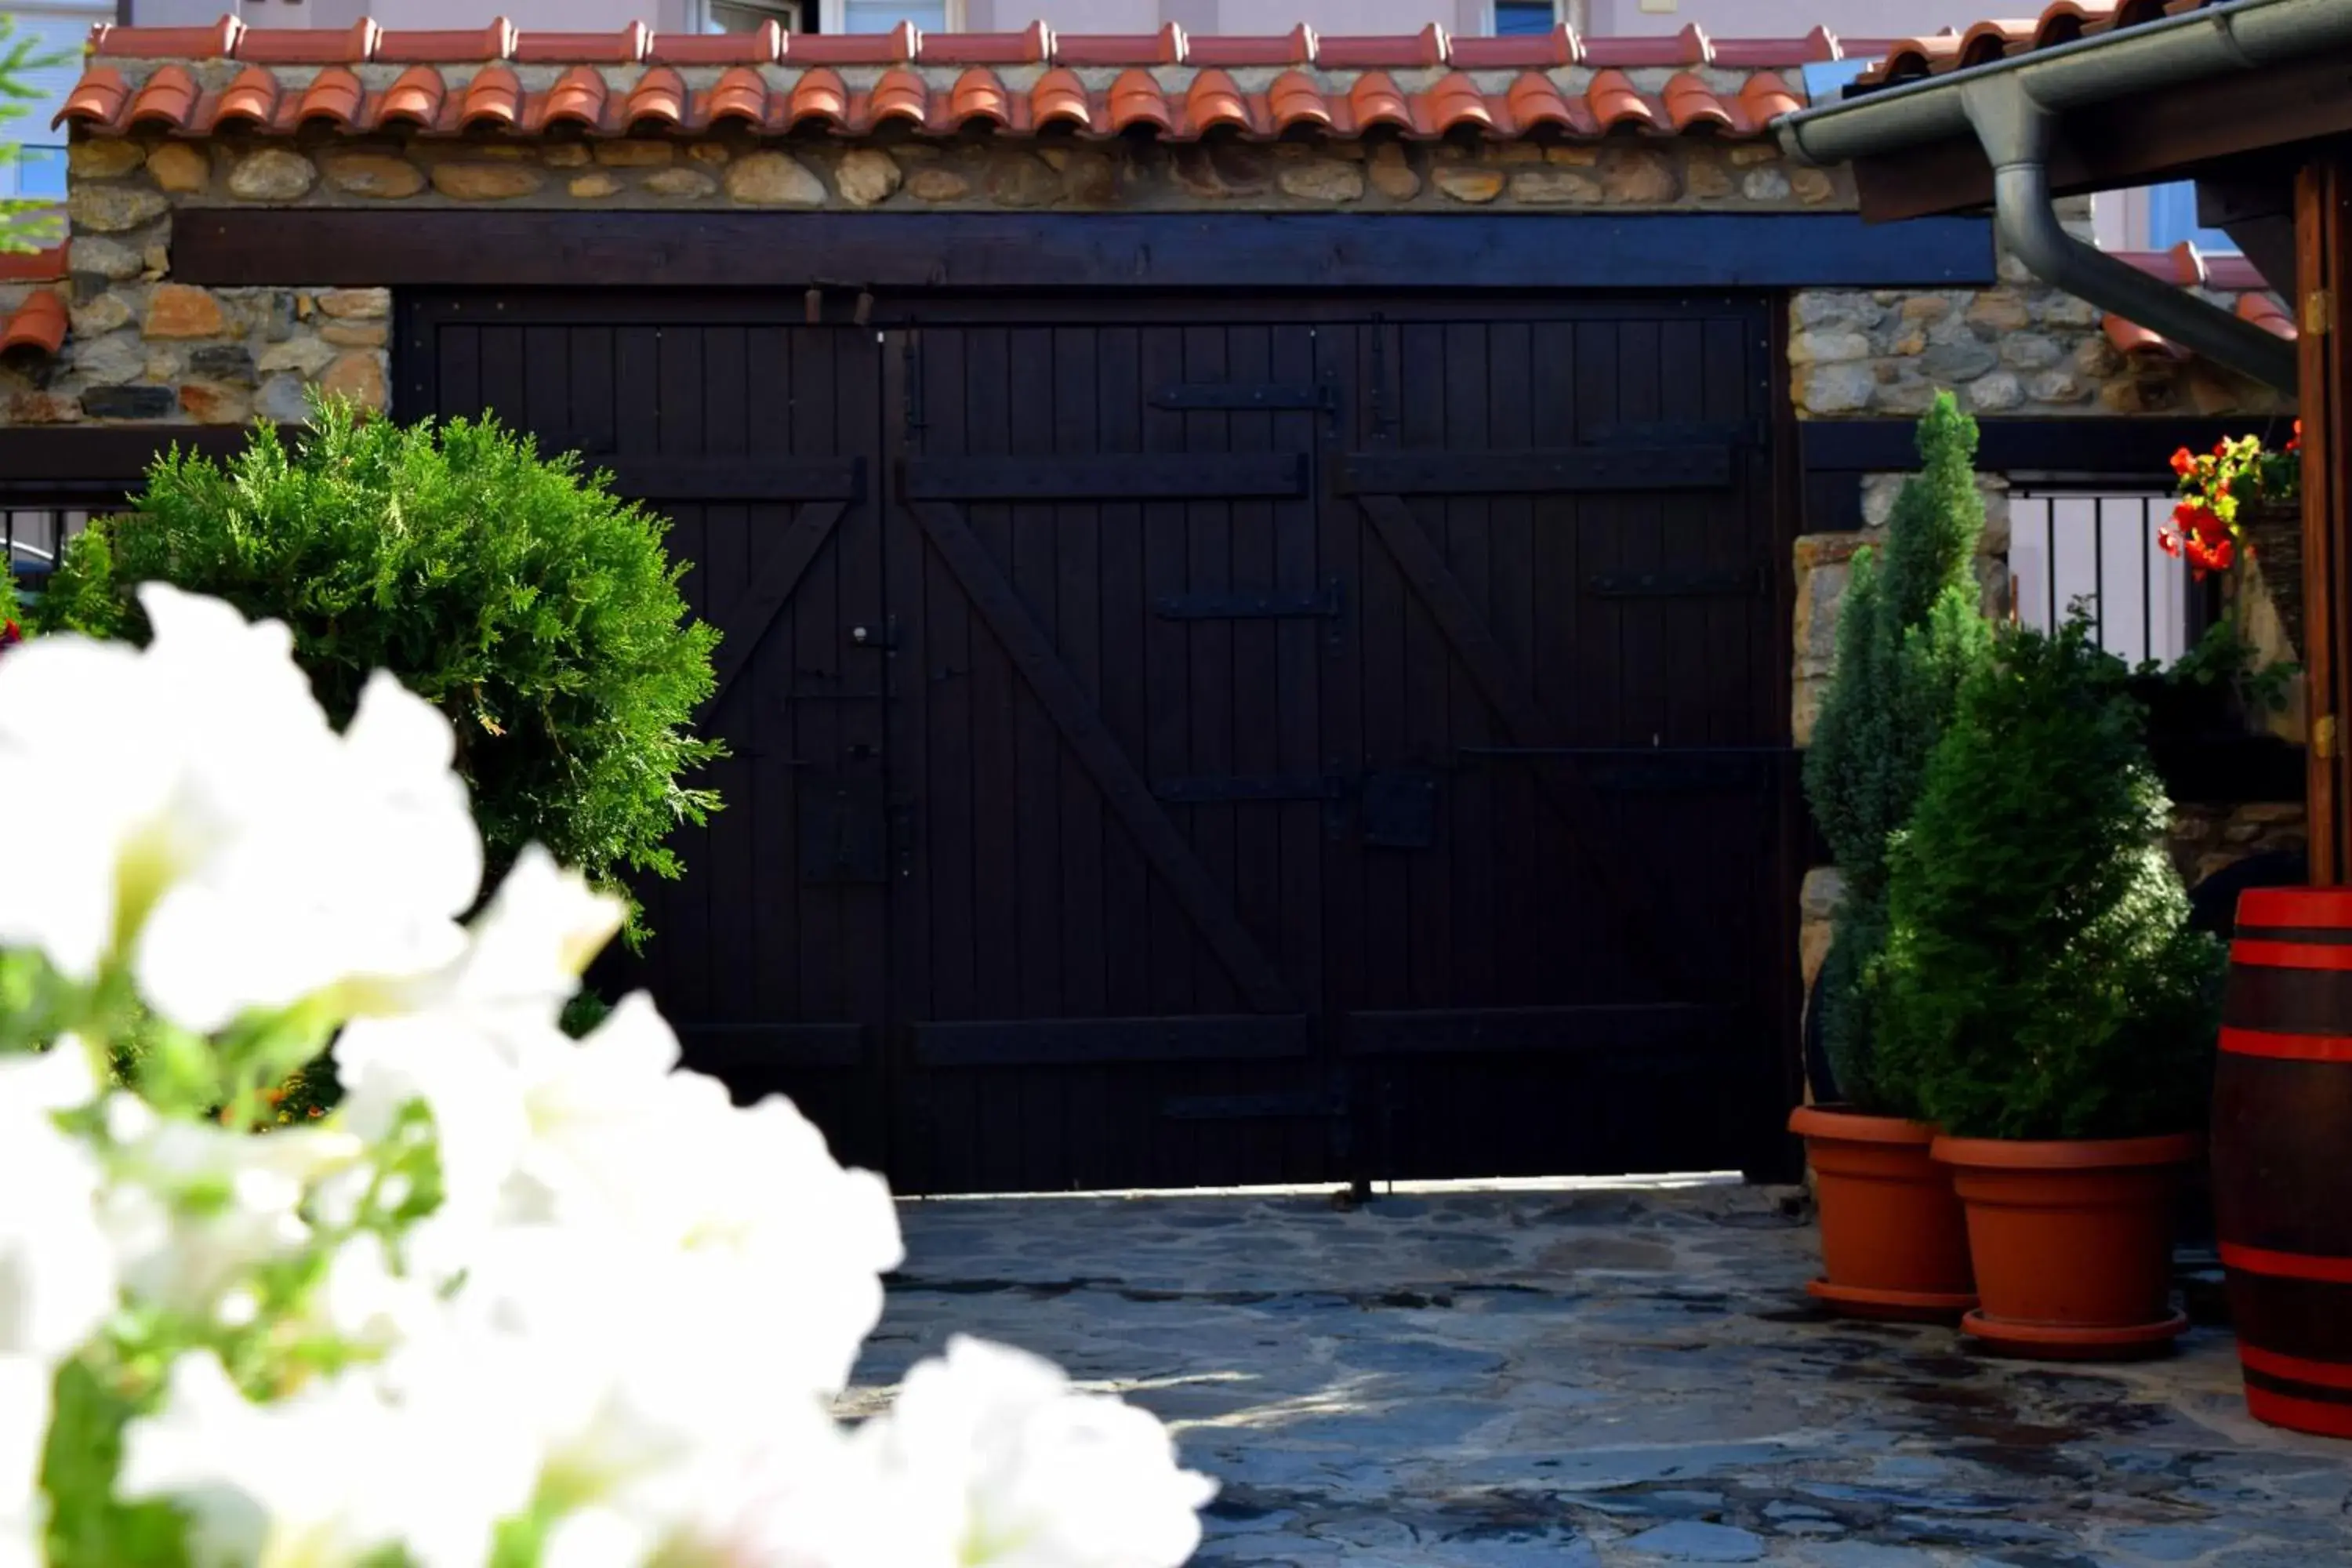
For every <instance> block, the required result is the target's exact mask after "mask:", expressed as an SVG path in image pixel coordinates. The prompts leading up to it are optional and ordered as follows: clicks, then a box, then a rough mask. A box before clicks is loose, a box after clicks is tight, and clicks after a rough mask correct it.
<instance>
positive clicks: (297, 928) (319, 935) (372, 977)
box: [138, 672, 482, 1030]
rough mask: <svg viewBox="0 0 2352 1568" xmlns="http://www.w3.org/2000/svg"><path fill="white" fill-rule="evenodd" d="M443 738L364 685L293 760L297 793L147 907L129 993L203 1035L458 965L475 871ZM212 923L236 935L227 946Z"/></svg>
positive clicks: (414, 709)
mask: <svg viewBox="0 0 2352 1568" xmlns="http://www.w3.org/2000/svg"><path fill="white" fill-rule="evenodd" d="M452 744H453V742H452V741H451V737H450V731H449V726H448V722H447V721H446V720H445V719H443V718H442V717H441V715H440V714H438V713H437V712H436V711H435V710H433V708H432V706H431V705H430V704H428V703H426V702H425V700H423V699H421V698H419V697H416V696H415V695H413V694H411V693H410V692H408V691H406V690H404V689H403V688H402V687H401V685H400V683H399V682H398V681H396V680H394V679H392V677H390V676H388V675H384V674H383V673H381V672H379V673H378V674H377V675H375V676H374V677H373V678H372V679H370V680H369V682H368V684H367V686H366V688H365V689H364V690H362V693H361V696H360V702H359V707H358V710H357V711H356V712H355V713H354V715H353V716H352V722H351V726H350V728H349V729H347V730H346V731H344V733H343V734H342V736H341V738H340V741H338V742H331V743H330V744H327V745H325V746H322V747H320V748H319V751H318V754H317V755H316V756H314V757H310V758H307V759H304V761H305V762H307V763H309V764H310V766H311V768H312V769H313V770H314V772H313V773H312V776H311V777H310V779H309V780H308V784H309V788H308V789H307V790H306V791H305V793H304V795H303V797H302V798H301V799H299V800H298V801H288V802H283V803H280V805H278V809H277V811H276V812H275V813H274V814H273V815H272V816H271V818H270V819H269V820H268V821H256V822H252V823H249V824H247V825H246V826H247V831H245V832H242V833H240V834H239V835H238V836H237V837H236V838H235V839H234V840H233V841H231V842H229V843H226V844H224V845H223V846H222V847H220V849H219V851H218V852H217V853H215V855H213V856H212V857H210V858H208V859H207V860H206V861H205V863H204V864H203V865H202V866H200V867H198V868H194V870H193V871H192V873H191V874H190V875H189V876H187V877H185V878H184V879H181V880H180V881H179V882H177V883H175V884H174V885H173V887H172V888H171V889H170V890H169V891H167V892H166V893H165V894H164V896H163V898H162V900H159V901H158V903H157V904H156V907H155V911H154V913H153V915H152V916H151V917H150V919H149V921H148V923H147V926H146V929H145V930H144V931H143V932H142V935H141V938H140V942H139V951H138V978H139V985H140V991H141V994H142V995H144V996H145V997H146V998H147V999H148V1000H149V1001H150V1002H151V1003H152V1004H153V1005H154V1006H155V1007H156V1008H157V1009H158V1010H159V1011H161V1012H163V1013H164V1014H165V1015H166V1016H170V1017H172V1018H173V1019H174V1020H175V1021H177V1022H179V1023H181V1024H183V1025H184V1026H187V1027H189V1028H193V1029H199V1030H209V1029H215V1028H218V1027H220V1026H223V1025H225V1024H226V1023H228V1022H229V1021H230V1020H231V1019H233V1018H235V1017H236V1016H237V1015H238V1014H239V1013H240V1012H243V1011H244V1010H246V1009H247V1008H248V1007H277V1006H284V1005H288V1004H290V1003H293V1002H296V1001H299V1000H300V999H301V998H303V997H305V996H308V995H310V994H313V993H315V992H319V991H321V990H325V989H327V988H328V987H330V986H332V985H336V984H369V983H375V982H378V980H379V977H383V978H389V979H399V978H404V977H407V976H410V975H416V974H423V973H431V972H432V971H434V970H436V969H437V968H439V967H441V966H443V965H446V964H447V963H453V962H455V961H456V959H457V957H458V955H459V954H460V953H462V952H464V949H465V932H464V929H463V928H462V927H461V926H459V925H458V924H457V916H459V915H460V914H462V913H463V912H464V911H465V910H466V907H467V905H468V904H470V903H471V902H472V901H473V900H474V896H475V893H476V891H477V890H478V888H479V887H480V885H481V875H482V865H481V839H480V837H479V835H478V833H477V831H476V830H475V827H474V824H473V818H472V816H471V815H470V813H469V811H468V808H467V801H466V792H465V788H464V786H463V785H462V784H459V783H458V782H457V777H456V775H455V774H453V773H450V771H449V762H450V757H451V755H452ZM289 763H290V765H296V766H299V765H300V764H299V763H291V760H290V759H289ZM243 783H244V781H243V780H242V778H238V779H235V780H231V781H228V782H227V783H226V785H225V787H228V788H236V787H239V786H241V785H242V784H243ZM224 930H233V931H236V932H237V933H238V937H239V940H238V941H237V942H236V943H235V944H234V945H233V946H230V945H226V944H224V943H223V942H221V941H220V940H219V937H218V934H217V933H218V932H220V931H224Z"/></svg>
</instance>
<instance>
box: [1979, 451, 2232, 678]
mask: <svg viewBox="0 0 2352 1568" xmlns="http://www.w3.org/2000/svg"><path fill="white" fill-rule="evenodd" d="M2172 506H2173V498H2172V495H2171V493H2170V492H2169V491H2162V490H2153V489H2148V490H2134V489H2105V488H2092V487H2089V486H2020V487H2018V488H2016V489H2012V490H2011V492H2010V498H2009V524H2010V538H2009V574H2010V588H2011V605H2012V606H2013V607H2014V609H2015V611H2016V614H2017V618H2018V619H2019V620H2021V621H2022V622H2024V623H2025V624H2026V625H2028V626H2034V627H2038V628H2040V629H2042V630H2043V631H2048V630H2051V629H2053V628H2054V627H2056V626H2060V625H2062V624H2063V622H2064V621H2065V619H2066V616H2067V612H2068V608H2069V606H2071V605H2074V604H2075V603H2076V602H2078V601H2079V602H2082V603H2083V604H2084V606H2085V607H2086V608H2087V609H2088V610H2089V611H2090V613H2091V617H2092V623H2093V625H2094V626H2095V627H2096V628H2097V631H2098V637H2099V646H2100V647H2104V648H2105V649H2106V650H2107V651H2108V652H2110V653H2112V654H2115V655H2116V657H2117V658H2122V659H2124V660H2126V661H2127V662H2129V663H2131V664H2135V665H2137V664H2138V663H2140V662H2141V661H2142V660H2144V659H2156V660H2158V661H2159V662H2162V663H2166V664H2169V663H2171V662H2172V661H2173V660H2174V659H2177V658H2179V657H2180V656H2181V655H2182V654H2184V653H2186V652H2188V651H2189V648H2190V647H2194V646H2195V644H2196V641H2197V638H2198V637H2199V635H2200V634H2201V633H2202V632H2203V631H2204V629H2205V628H2206V626H2208V625H2210V623H2211V620H2212V617H2213V616H2214V614H2215V613H2216V611H2217V607H2218V599H2219V580H2218V579H2214V578H2209V579H2207V580H2206V581H2205V582H2204V583H2201V584H2200V583H2197V582H2195V581H2193V580H2192V578H2191V576H2190V574H2189V566H2188V563H2186V562H2183V561H2180V560H2179V559H2177V558H2175V557H2173V556H2170V555H2167V554H2166V553H2165V552H2164V551H2163V550H2162V549H2161V548H2160V547H2159V546H2158V543H2157V542H2156V536H2157V531H2158V529H2160V528H2161V527H2162V526H2163V524H2164V522H2165V520H2166V519H2167V518H2168V516H2169V515H2170V514H2171V511H2172Z"/></svg>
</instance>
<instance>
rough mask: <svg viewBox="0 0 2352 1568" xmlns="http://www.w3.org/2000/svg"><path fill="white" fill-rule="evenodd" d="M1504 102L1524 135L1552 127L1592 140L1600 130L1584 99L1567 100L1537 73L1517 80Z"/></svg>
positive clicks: (1545, 77)
mask: <svg viewBox="0 0 2352 1568" xmlns="http://www.w3.org/2000/svg"><path fill="white" fill-rule="evenodd" d="M1503 102H1504V104H1505V106H1506V107H1507V109H1508V110H1510V115H1511V118H1512V119H1513V120H1514V121H1517V123H1518V127H1519V129H1520V130H1521V131H1523V132H1524V131H1534V130H1538V129H1539V128H1542V127H1546V126H1550V127H1554V128H1556V129H1559V130H1561V131H1565V132H1569V133H1570V135H1573V136H1590V135H1592V134H1593V133H1594V132H1596V131H1597V130H1598V129H1599V127H1598V126H1597V125H1596V124H1595V123H1594V121H1593V119H1592V114H1591V110H1587V109H1586V108H1585V107H1584V100H1583V99H1581V98H1578V99H1573V100H1571V99H1570V98H1568V97H1566V96H1564V95H1563V94H1562V93H1561V92H1560V90H1559V89H1558V88H1557V87H1554V86H1553V85H1552V80H1551V78H1549V77H1548V76H1539V75H1538V74H1537V73H1535V72H1534V71H1528V73H1527V74H1525V75H1524V76H1521V77H1519V78H1517V79H1515V80H1514V81H1513V82H1512V83H1511V87H1510V90H1509V91H1508V92H1507V93H1506V94H1504V97H1503Z"/></svg>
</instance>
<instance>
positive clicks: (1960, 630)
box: [1805, 393, 1992, 1116]
mask: <svg viewBox="0 0 2352 1568" xmlns="http://www.w3.org/2000/svg"><path fill="white" fill-rule="evenodd" d="M1918 444H1919V456H1920V458H1921V461H1922V468H1921V469H1920V471H1919V473H1918V474H1916V475H1915V476H1914V477H1913V478H1911V479H1908V480H1906V482H1905V484H1904V486H1903V489H1902V490H1901V492H1900V493H1899V494H1898V495H1897V496H1896V498H1895V507H1894V510H1893V513H1892V515H1891V516H1890V517H1889V518H1888V520H1887V524H1886V542H1885V549H1884V551H1883V552H1880V551H1875V550H1863V551H1859V552H1856V553H1855V556H1854V560H1853V574H1852V576H1851V578H1850V580H1849V581H1848V583H1847V585H1846V591H1845V596H1844V599H1843V602H1842V604H1841V605H1840V606H1839V611H1838V628H1837V656H1836V664H1835V666H1834V667H1833V672H1832V679H1831V683H1830V690H1829V695H1828V697H1827V699H1826V700H1824V701H1823V703H1822V711H1821V716H1820V718H1819V720H1818V721H1817V722H1816V723H1815V725H1814V728H1813V738H1812V744H1811V747H1810V748H1809V749H1808V750H1807V752H1806V755H1805V792H1806V795H1807V796H1808V797H1809V798H1810V800H1811V804H1812V808H1813V816H1814V819H1815V820H1816V821H1818V822H1819V823H1820V824H1821V826H1822V834H1823V836H1824V837H1827V838H1828V840H1829V842H1830V847H1831V849H1832V852H1833V853H1834V854H1835V855H1836V857H1837V864H1838V869H1839V870H1840V872H1841V873H1842V874H1843V877H1844V879H1845V898H1844V902H1843V904H1841V905H1840V906H1839V909H1838V912H1837V919H1836V922H1835V925H1834V928H1833V932H1832V944H1831V948H1830V954H1829V957H1828V959H1827V961H1826V963H1825V965H1824V968H1823V971H1822V990H1821V996H1822V1000H1821V1006H1822V1042H1823V1045H1824V1046H1825V1047H1826V1048H1827V1050H1828V1052H1829V1057H1830V1063H1831V1067H1832V1069H1833V1070H1834V1071H1835V1073H1836V1075H1837V1079H1838V1087H1839V1089H1840V1091H1841V1092H1842V1093H1843V1095H1844V1097H1845V1099H1846V1100H1848V1101H1849V1102H1851V1103H1852V1104H1853V1105H1854V1106H1855V1107H1856V1108H1857V1109H1859V1110H1865V1111H1870V1112H1874V1113H1877V1114H1883V1115H1894V1116H1915V1115H1916V1114H1917V1112H1918V1107H1917V1104H1916V1095H1915V1094H1914V1093H1913V1091H1912V1086H1910V1085H1909V1084H1907V1083H1906V1082H1905V1081H1903V1080H1902V1079H1900V1078H1899V1077H1897V1076H1895V1075H1892V1074H1890V1073H1889V1072H1887V1071H1886V1070H1885V1065H1884V1064H1883V1063H1882V1062H1881V1061H1880V1060H1879V1058H1878V1055H1877V1052H1876V1049H1875V1046H1874V1040H1875V1037H1876V1032H1877V1029H1876V1024H1875V1022H1874V1016H1873V1015H1874V1008H1875V1006H1876V1000H1875V997H1874V991H1873V987H1872V984H1871V980H1870V976H1871V974H1872V973H1873V967H1874V961H1875V960H1876V958H1877V956H1878V953H1879V952H1880V951H1881V949H1882V948H1883V946H1884V944H1885V933H1886V924H1887V911H1886V907H1885V900H1886V879H1887V868H1886V853H1887V844H1888V840H1889V838H1890V837H1891V836H1892V835H1893V834H1895V832H1896V831H1898V830H1899V829H1900V828H1901V827H1902V826H1903V825H1904V824H1905V823H1906V821H1908V820H1909V818H1910V816H1911V810H1912V807H1913V805H1914V803H1916V800H1917V799H1918V795H1919V788H1920V782H1921V779H1922V777H1923V776H1924V774H1925V773H1926V771H1927V758H1928V755H1929V753H1930V752H1932V750H1933V749H1934V747H1935V744H1936V742H1937V738H1938V737H1939V736H1940V735H1941V734H1942V733H1943V731H1944V728H1945V726H1946V725H1947V724H1948V722H1949V721H1950V719H1951V715H1952V712H1953V710H1954V708H1955V707H1956V706H1957V704H1958V693H1959V689H1960V687H1961V684H1962V682H1963V681H1964V680H1965V679H1967V678H1968V676H1969V672H1970V671H1972V670H1974V669H1977V668H1981V667H1982V666H1983V665H1984V663H1985V662H1986V660H1987V658H1989V656H1990V648H1991V638H1992V634H1991V629H1990V626H1988V625H1987V624H1986V622H1985V619H1984V617H1983V616H1982V614H1981V613H1980V611H1979V605H1980V603H1981V592H1982V591H1981V589H1980V588H1979V585H1978V583H1977V578H1976V554H1977V542H1978V540H1979V537H1980V536H1981V535H1982V534H1983V532H1984V521H1985V517H1984V499H1983V497H1982V496H1981V495H1980V494H1979V492H1978V489H1977V484H1976V474H1975V470H1974V468H1973V467H1972V462H1973V459H1974V458H1975V456H1976V448H1977V427H1976V422H1975V421H1974V420H1972V419H1970V418H1969V416H1967V415H1966V414H1964V413H1962V412H1961V411H1960V407H1959V405H1958V402H1956V401H1955V400H1954V399H1953V397H1952V395H1950V394H1949V393H1943V394H1940V395H1937V399H1936V402H1935V405H1933V406H1932V407H1930V408H1929V409H1928V411H1927V416H1925V417H1924V418H1922V419H1921V420H1920V422H1919V431H1918Z"/></svg>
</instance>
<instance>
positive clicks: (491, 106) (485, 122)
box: [457, 65, 523, 131]
mask: <svg viewBox="0 0 2352 1568" xmlns="http://www.w3.org/2000/svg"><path fill="white" fill-rule="evenodd" d="M522 110H523V94H522V79H521V78H520V77H518V76H516V75H515V73H514V72H513V71H511V70H509V69H508V68H506V67H505V66H502V65H487V66H484V67H483V68H481V69H480V70H478V71H476V72H475V73H474V79H473V80H471V81H469V82H467V84H466V91H465V94H464V96H463V98H462V99H461V100H460V106H459V108H458V110H457V128H458V129H459V130H461V131H474V130H492V131H512V130H513V129H515V128H516V127H517V126H518V125H520V124H521V123H522Z"/></svg>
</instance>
